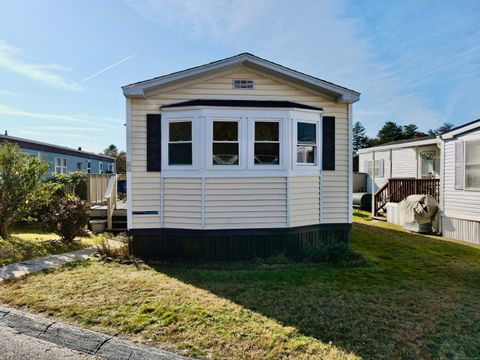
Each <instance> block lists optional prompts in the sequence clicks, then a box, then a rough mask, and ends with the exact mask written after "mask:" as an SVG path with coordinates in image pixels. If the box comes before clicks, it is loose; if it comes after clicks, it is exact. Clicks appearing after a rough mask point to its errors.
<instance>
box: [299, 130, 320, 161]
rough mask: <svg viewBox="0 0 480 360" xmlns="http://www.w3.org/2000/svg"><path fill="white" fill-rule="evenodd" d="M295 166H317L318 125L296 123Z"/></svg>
mask: <svg viewBox="0 0 480 360" xmlns="http://www.w3.org/2000/svg"><path fill="white" fill-rule="evenodd" d="M296 143H297V146H296V147H297V165H318V163H319V161H318V123H317V122H306V121H297V123H296Z"/></svg>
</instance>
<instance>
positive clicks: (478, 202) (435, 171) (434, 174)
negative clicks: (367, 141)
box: [359, 120, 480, 243]
mask: <svg viewBox="0 0 480 360" xmlns="http://www.w3.org/2000/svg"><path fill="white" fill-rule="evenodd" d="M359 170H360V172H365V173H367V174H368V176H367V179H368V180H367V186H368V190H369V191H370V192H373V193H374V196H373V210H372V212H373V214H374V215H377V213H378V211H380V210H382V209H383V210H385V209H386V211H387V220H389V221H392V222H399V223H401V219H400V217H399V216H398V214H396V211H397V210H396V209H397V207H396V204H398V203H399V202H400V201H402V200H403V199H404V198H405V197H407V196H408V195H412V194H428V195H432V196H434V197H435V198H436V199H437V200H438V202H439V203H440V211H441V231H442V233H443V235H444V236H446V237H449V238H453V239H457V240H463V241H468V242H473V243H480V120H475V121H473V122H471V123H468V124H465V125H462V126H459V127H457V128H455V129H453V130H451V131H449V132H447V133H445V134H443V135H440V136H437V137H427V138H420V139H412V140H406V141H399V142H393V143H389V144H384V145H381V146H375V147H371V148H367V149H362V150H359ZM372 189H373V191H372ZM389 211H390V212H391V213H390V214H389Z"/></svg>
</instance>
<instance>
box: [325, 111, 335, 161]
mask: <svg viewBox="0 0 480 360" xmlns="http://www.w3.org/2000/svg"><path fill="white" fill-rule="evenodd" d="M322 134H323V138H322V140H323V144H322V164H323V166H322V168H323V170H335V117H334V116H324V117H323V132H322Z"/></svg>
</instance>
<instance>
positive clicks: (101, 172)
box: [98, 161, 103, 174]
mask: <svg viewBox="0 0 480 360" xmlns="http://www.w3.org/2000/svg"><path fill="white" fill-rule="evenodd" d="M98 173H99V174H103V162H101V161H99V162H98Z"/></svg>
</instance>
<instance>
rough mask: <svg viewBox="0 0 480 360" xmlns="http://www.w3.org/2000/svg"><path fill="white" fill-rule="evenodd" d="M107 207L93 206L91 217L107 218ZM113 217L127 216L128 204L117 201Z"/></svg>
mask: <svg viewBox="0 0 480 360" xmlns="http://www.w3.org/2000/svg"><path fill="white" fill-rule="evenodd" d="M106 216H107V205H92V206H91V207H90V217H92V218H93V217H106ZM113 216H127V203H126V202H123V201H117V204H116V206H115V210H114V211H113Z"/></svg>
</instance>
